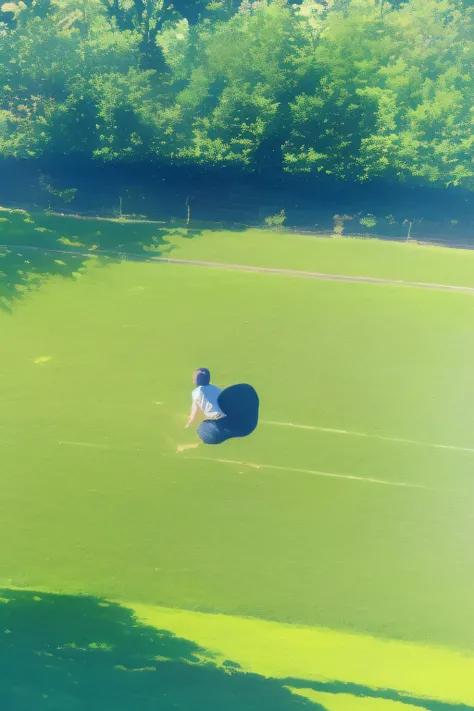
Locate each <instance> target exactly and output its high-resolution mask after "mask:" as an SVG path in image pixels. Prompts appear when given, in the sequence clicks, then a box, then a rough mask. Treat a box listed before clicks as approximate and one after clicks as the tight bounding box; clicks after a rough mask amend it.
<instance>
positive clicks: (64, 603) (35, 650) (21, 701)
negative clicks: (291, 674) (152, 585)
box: [0, 590, 324, 711]
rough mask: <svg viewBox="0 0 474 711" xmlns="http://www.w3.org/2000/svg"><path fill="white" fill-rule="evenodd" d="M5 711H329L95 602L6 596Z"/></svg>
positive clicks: (1, 662)
mask: <svg viewBox="0 0 474 711" xmlns="http://www.w3.org/2000/svg"><path fill="white" fill-rule="evenodd" d="M0 598H2V602H3V604H1V603H0V638H1V643H0V708H1V709H2V711H33V709H34V710H35V711H40V710H41V711H66V709H67V711H132V709H133V711H158V709H160V710H161V709H165V710H167V709H178V710H179V711H224V710H225V711H263V710H264V709H268V710H269V711H304V710H305V709H307V710H308V711H309V710H310V709H311V710H312V711H318V710H319V711H324V708H323V707H322V706H320V705H319V704H316V703H313V702H311V701H309V700H308V699H304V698H303V697H300V696H298V695H295V694H292V693H291V692H290V691H289V690H288V689H286V688H285V687H284V685H282V684H281V683H280V682H279V681H277V680H275V679H266V678H264V677H262V676H258V675H257V674H248V673H244V672H243V671H242V670H239V667H238V665H237V664H234V663H232V662H231V661H227V662H224V663H219V662H218V660H217V659H215V658H214V657H213V655H212V653H211V652H209V651H208V650H204V649H201V648H200V647H198V646H197V645H196V644H195V643H194V642H192V641H189V640H186V639H181V638H179V637H176V636H174V635H173V634H172V633H171V632H168V631H166V630H157V629H155V628H152V627H147V626H145V625H143V624H141V623H139V622H138V621H137V620H136V619H134V617H133V615H132V613H131V611H130V610H128V609H126V608H123V607H120V606H119V605H116V604H113V603H108V602H105V601H103V600H100V599H97V598H92V597H80V596H78V597H72V596H65V595H64V596H63V595H50V594H43V593H38V594H36V595H35V594H34V593H31V592H25V591H21V592H18V591H12V590H3V591H2V590H0Z"/></svg>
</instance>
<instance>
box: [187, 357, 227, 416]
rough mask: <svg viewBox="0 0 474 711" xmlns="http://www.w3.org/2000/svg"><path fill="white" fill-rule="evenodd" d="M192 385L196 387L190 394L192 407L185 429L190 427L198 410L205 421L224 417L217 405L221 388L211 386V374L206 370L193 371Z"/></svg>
mask: <svg viewBox="0 0 474 711" xmlns="http://www.w3.org/2000/svg"><path fill="white" fill-rule="evenodd" d="M193 383H194V385H195V386H196V387H195V388H194V390H193V392H192V393H191V399H192V407H191V414H190V415H189V420H188V423H187V425H186V427H190V426H191V425H192V424H193V422H194V420H195V419H196V415H197V414H198V412H199V410H200V411H201V412H202V414H203V415H204V417H205V418H206V419H207V420H217V419H219V418H221V417H224V413H223V412H222V410H221V409H220V407H219V405H218V402H217V401H218V399H219V395H220V394H221V392H222V390H221V388H218V387H217V385H211V373H210V372H209V370H208V369H207V368H198V369H197V370H196V371H194V375H193Z"/></svg>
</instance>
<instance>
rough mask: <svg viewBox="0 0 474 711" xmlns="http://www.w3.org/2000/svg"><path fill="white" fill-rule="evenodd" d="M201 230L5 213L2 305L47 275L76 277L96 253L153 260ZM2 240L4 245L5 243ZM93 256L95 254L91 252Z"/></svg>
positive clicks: (0, 218) (103, 259)
mask: <svg viewBox="0 0 474 711" xmlns="http://www.w3.org/2000/svg"><path fill="white" fill-rule="evenodd" d="M201 234H202V231H201V230H198V229H188V228H183V227H181V228H180V227H166V226H165V227H162V226H160V225H157V224H153V223H141V222H126V221H119V220H117V221H109V220H89V219H82V218H73V217H69V218H64V217H58V216H55V215H46V214H45V215H34V216H33V215H29V214H28V213H26V212H24V211H5V210H4V211H2V212H0V309H3V310H6V311H11V303H12V301H14V300H15V299H18V298H21V297H22V296H24V295H25V293H27V292H29V291H32V290H35V289H37V288H38V287H39V286H40V284H41V282H42V281H43V280H44V279H45V278H46V277H51V276H63V277H66V278H75V275H77V273H81V272H84V271H86V270H87V266H86V264H87V262H88V261H89V260H90V259H93V258H95V259H96V260H98V262H99V263H100V264H101V265H102V266H106V265H108V264H111V263H114V262H117V261H126V260H133V261H149V260H151V259H153V258H156V257H161V256H165V255H168V254H170V253H171V252H172V251H173V250H174V249H175V248H176V245H175V244H173V243H172V242H171V240H173V239H174V240H178V239H195V238H196V237H199V236H200V235H201ZM2 245H3V246H2ZM89 255H90V256H89Z"/></svg>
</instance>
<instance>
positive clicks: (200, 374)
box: [196, 368, 211, 387]
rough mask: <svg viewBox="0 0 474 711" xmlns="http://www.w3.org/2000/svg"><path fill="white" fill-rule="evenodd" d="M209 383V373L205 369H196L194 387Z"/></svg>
mask: <svg viewBox="0 0 474 711" xmlns="http://www.w3.org/2000/svg"><path fill="white" fill-rule="evenodd" d="M210 382H211V373H210V372H209V370H208V369H207V368H198V369H197V370H196V385H197V386H198V387H199V386H200V385H209V383H210Z"/></svg>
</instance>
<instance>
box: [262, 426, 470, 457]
mask: <svg viewBox="0 0 474 711" xmlns="http://www.w3.org/2000/svg"><path fill="white" fill-rule="evenodd" d="M261 424H262V425H275V426H277V427H293V428H294V429H298V430H313V431H314V432H328V433H329V434H339V435H349V436H351V437H367V438H369V439H380V440H383V441H384V442H398V443H400V444H415V445H417V446H418V447H433V448H434V449H451V450H454V451H455V452H471V453H474V447H457V446H456V445H454V444H433V443H432V442H420V441H419V440H416V439H403V437H385V436H384V435H375V434H369V433H367V432H354V431H353V430H336V429H332V428H330V427H317V426H316V425H296V424H295V423H294V422H274V421H272V420H261Z"/></svg>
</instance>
